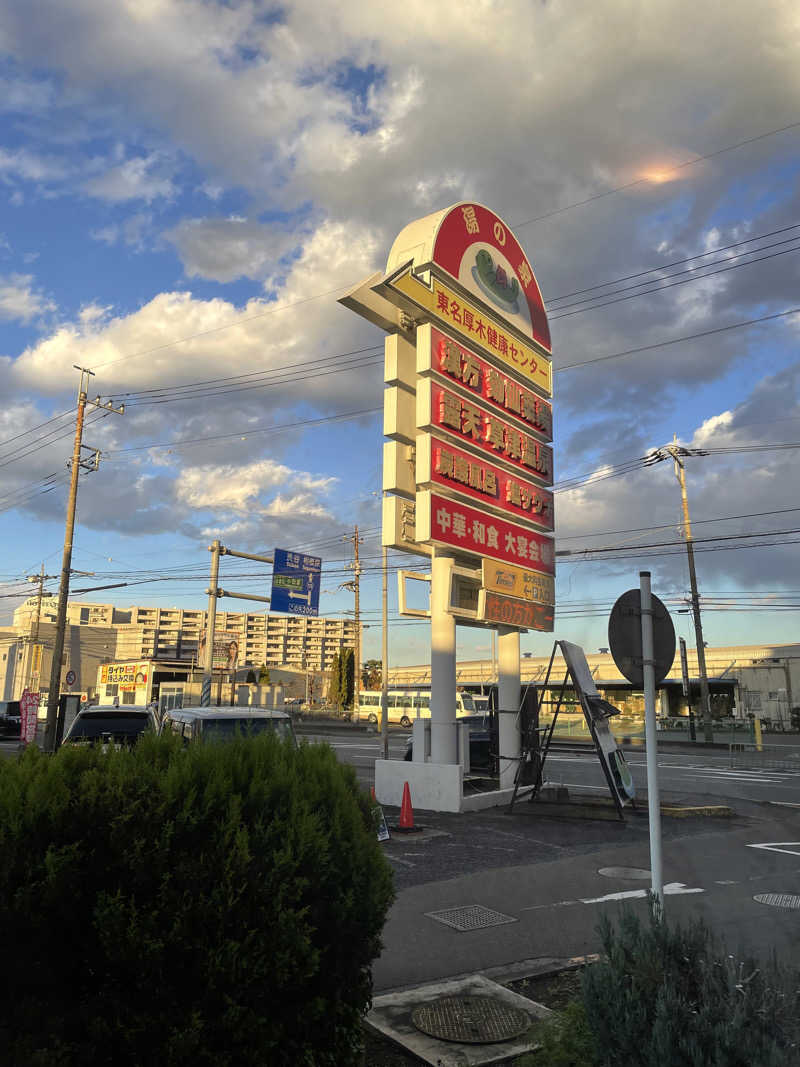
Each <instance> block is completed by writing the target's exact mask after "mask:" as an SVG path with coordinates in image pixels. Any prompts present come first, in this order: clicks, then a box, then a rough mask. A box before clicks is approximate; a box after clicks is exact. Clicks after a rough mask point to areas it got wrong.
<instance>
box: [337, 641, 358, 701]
mask: <svg viewBox="0 0 800 1067" xmlns="http://www.w3.org/2000/svg"><path fill="white" fill-rule="evenodd" d="M339 662H340V665H341V666H340V678H339V704H341V706H342V707H343V708H351V707H352V706H353V689H354V685H355V655H354V653H353V650H352V648H343V649H342V651H341V652H340V653H339Z"/></svg>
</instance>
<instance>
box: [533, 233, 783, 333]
mask: <svg viewBox="0 0 800 1067" xmlns="http://www.w3.org/2000/svg"><path fill="white" fill-rule="evenodd" d="M756 251H758V249H756ZM797 251H800V245H797V246H796V247H795V248H784V249H783V250H782V251H781V252H770V253H769V255H767V256H759V258H758V259H751V260H749V261H748V262H747V263H732V264H731V265H730V266H727V267H720V268H719V270H710V271H708V273H706V274H698V275H696V276H694V277H691V278H682V279H681V280H680V281H677V282H669V281H667V284H666V285H660V284H659V285H655V286H653V288H652V289H648V290H647V291H646V292H643V293H629V294H628V295H627V296H618V297H615V299H614V300H604V301H603V302H602V303H596V304H592V305H591V306H590V307H582V308H576V309H575V310H574V311H563V312H561V313H560V314H559V313H558V312H557V313H556V314H554V315H550V316H548V318H549V319H550V321H551V322H552V321H554V320H555V319H567V318H569V317H570V316H571V315H581V314H582V313H583V312H584V311H597V310H598V308H604V307H609V305H611V304H620V303H622V301H623V300H634V299H635V298H636V297H639V296H651V295H652V294H653V293H661V292H663V291H664V290H665V289H672V288H673V286H675V285H685V284H686V283H687V282H690V281H702V280H703V279H704V278H713V277H714V276H715V275H716V274H726V273H727V272H728V271H731V270H738V269H739V267H750V266H752V264H753V263H762V262H763V261H764V260H765V259H775V258H776V257H777V256H786V255H788V254H789V253H790V252H797ZM709 265H710V266H712V265H713V264H709ZM681 273H683V272H681ZM664 280H665V281H666V280H667V279H664ZM631 288H637V287H636V286H632V287H631ZM620 291H622V290H620ZM578 303H583V301H578Z"/></svg>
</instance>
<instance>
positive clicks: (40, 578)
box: [26, 563, 58, 687]
mask: <svg viewBox="0 0 800 1067" xmlns="http://www.w3.org/2000/svg"><path fill="white" fill-rule="evenodd" d="M57 577H58V575H57V574H45V573H44V563H43V564H42V566H41V570H40V571H39V574H37V575H33V574H32V575H29V576H28V581H29V582H36V583H37V584H38V586H39V590H38V592H37V594H36V618H35V620H34V623H33V632H32V633H31V638H30V644H31V655H30V658H29V660H28V671H27V678H26V687H27V686H31V685H33V682H34V677H35V678H36V682H37V684H38V682H39V680H40V679H39V675H40V673H41V669H42V664H41V650H40V653H39V656H40V658H39V665H38V667H36V669H34V661H35V657H36V646H37V645H38V643H39V624H40V622H41V619H42V599H43V597H44V583H45V582H47V581H49V580H50V579H51V578H57Z"/></svg>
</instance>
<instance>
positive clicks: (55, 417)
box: [0, 411, 72, 448]
mask: <svg viewBox="0 0 800 1067" xmlns="http://www.w3.org/2000/svg"><path fill="white" fill-rule="evenodd" d="M71 414H72V412H71V411H62V412H61V414H60V415H53V417H52V418H51V419H45V421H44V422H40V423H39V424H38V425H36V426H31V428H30V429H28V430H21V431H20V432H19V433H16V434H14V435H13V437H8V438H6V440H5V441H0V448H2V447H3V446H4V445H7V444H11V442H12V441H18V440H19V439H20V437H25V436H26V435H27V434H29V433H34V431H36V430H41V429H42V427H44V426H49V425H50V423H51V422H57V421H58V420H59V419H63V418H64V417H65V416H66V415H71Z"/></svg>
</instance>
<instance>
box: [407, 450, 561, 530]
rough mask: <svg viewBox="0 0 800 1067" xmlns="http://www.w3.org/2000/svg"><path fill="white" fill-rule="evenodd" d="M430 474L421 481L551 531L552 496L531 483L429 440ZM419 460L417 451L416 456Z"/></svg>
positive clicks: (423, 474) (421, 472) (419, 472)
mask: <svg viewBox="0 0 800 1067" xmlns="http://www.w3.org/2000/svg"><path fill="white" fill-rule="evenodd" d="M431 449H432V463H431V471H430V473H429V474H428V473H426V472H425V471H419V468H418V477H419V475H420V474H421V475H422V477H421V479H420V480H421V481H427V480H428V479H430V480H431V481H433V482H435V483H437V484H438V485H442V486H446V487H447V488H449V489H453V490H455V491H457V492H460V493H464V494H466V495H467V496H470V497H473V498H474V499H476V500H483V501H485V502H486V503H488V504H493V505H494V506H495V507H498V508H500V509H501V510H503V511H508V512H510V513H512V514H515V515H519V517H520V518H526V519H530V520H531V521H532V522H535V523H536V524H537V525H538V526H541V527H543V528H544V529H547V530H552V528H553V496H552V493H549V492H548V491H547V490H546V489H540V488H539V487H538V486H536V485H533V484H532V483H530V482H524V481H522V480H521V479H520V478H518V477H516V476H515V475H512V474H508V473H506V471H504V470H501V469H500V468H498V467H493V466H491V465H490V464H488V463H485V462H484V461H483V460H480V459H477V458H476V457H475V456H471V455H469V454H468V453H467V452H462V450H461V449H460V448H455V447H454V446H451V445H449V444H448V443H447V442H445V441H440V440H438V438H436V437H432V438H431ZM417 455H418V457H419V456H420V451H418V453H417Z"/></svg>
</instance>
